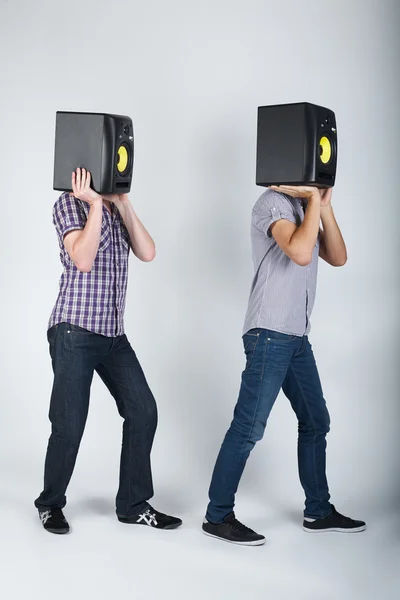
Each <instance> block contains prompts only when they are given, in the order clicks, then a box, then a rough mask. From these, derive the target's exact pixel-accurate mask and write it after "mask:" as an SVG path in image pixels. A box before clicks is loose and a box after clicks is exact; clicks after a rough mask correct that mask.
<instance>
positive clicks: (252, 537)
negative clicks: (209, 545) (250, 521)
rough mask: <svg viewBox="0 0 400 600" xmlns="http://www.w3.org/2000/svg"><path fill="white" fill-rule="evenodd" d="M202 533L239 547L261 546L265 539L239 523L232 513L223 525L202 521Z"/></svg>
mask: <svg viewBox="0 0 400 600" xmlns="http://www.w3.org/2000/svg"><path fill="white" fill-rule="evenodd" d="M203 533H205V535H209V536H210V537H214V538H218V539H219V540H224V541H225V542H230V543H231V544H239V545H241V546H262V545H263V544H265V537H264V536H263V535H259V534H258V533H256V532H255V531H253V530H252V529H250V528H249V527H246V525H243V524H242V523H240V521H238V520H237V519H236V517H235V513H233V512H232V513H231V514H230V515H228V516H227V517H225V519H224V521H223V523H217V524H216V523H210V521H207V519H204V521H203Z"/></svg>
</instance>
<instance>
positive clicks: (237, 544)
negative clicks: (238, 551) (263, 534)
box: [202, 529, 267, 546]
mask: <svg viewBox="0 0 400 600" xmlns="http://www.w3.org/2000/svg"><path fill="white" fill-rule="evenodd" d="M202 531H203V533H204V535H207V536H208V537H212V538H215V539H216V540H221V542H228V544H235V545H236V546H263V545H264V544H265V542H266V541H267V540H266V539H265V538H264V539H263V540H255V541H254V542H234V541H233V540H227V539H226V538H223V537H220V536H219V535H213V534H212V533H207V531H204V529H203V530H202Z"/></svg>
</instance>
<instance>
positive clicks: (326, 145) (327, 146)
mask: <svg viewBox="0 0 400 600" xmlns="http://www.w3.org/2000/svg"><path fill="white" fill-rule="evenodd" d="M319 156H320V159H321V162H322V163H324V165H327V164H328V163H329V161H330V160H331V158H332V144H331V141H330V139H329V138H328V137H326V135H324V136H323V137H322V138H321V139H320V141H319Z"/></svg>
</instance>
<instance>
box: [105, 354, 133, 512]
mask: <svg viewBox="0 0 400 600" xmlns="http://www.w3.org/2000/svg"><path fill="white" fill-rule="evenodd" d="M101 366H102V367H103V369H104V370H105V371H106V372H107V375H108V376H109V378H110V381H111V382H112V385H113V388H114V390H115V392H116V396H117V395H118V391H117V390H116V388H115V387H114V382H113V378H112V376H111V374H110V371H109V370H108V369H107V367H106V365H105V364H104V363H101ZM110 391H111V390H110ZM111 395H112V396H113V398H114V400H115V403H116V404H117V410H118V402H117V398H116V396H114V394H113V393H112V392H111ZM123 419H124V421H125V417H123ZM122 435H123V432H122ZM131 464H132V448H131V444H129V465H131ZM128 483H129V485H128V496H129V498H128V500H129V502H128V503H127V506H130V505H131V485H130V483H131V469H129V475H128Z"/></svg>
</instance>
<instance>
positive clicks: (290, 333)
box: [242, 325, 307, 337]
mask: <svg viewBox="0 0 400 600" xmlns="http://www.w3.org/2000/svg"><path fill="white" fill-rule="evenodd" d="M252 329H265V331H274V332H275V333H282V334H283V335H293V336H294V337H304V336H305V335H307V333H293V332H292V331H282V329H277V328H276V327H263V326H261V325H252V326H251V327H244V328H243V334H242V335H246V333H248V332H249V331H251V330H252Z"/></svg>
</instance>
